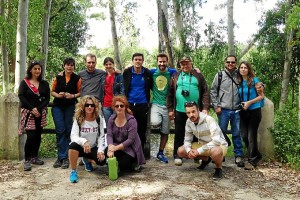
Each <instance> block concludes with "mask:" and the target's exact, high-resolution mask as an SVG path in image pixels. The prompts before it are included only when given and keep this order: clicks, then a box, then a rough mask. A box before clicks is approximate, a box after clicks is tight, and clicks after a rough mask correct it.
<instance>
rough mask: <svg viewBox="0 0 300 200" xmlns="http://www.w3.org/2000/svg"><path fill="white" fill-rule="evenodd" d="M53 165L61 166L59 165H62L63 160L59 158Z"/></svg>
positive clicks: (55, 166)
mask: <svg viewBox="0 0 300 200" xmlns="http://www.w3.org/2000/svg"><path fill="white" fill-rule="evenodd" d="M53 167H54V168H59V167H61V160H59V159H57V160H56V161H55V163H54V164H53Z"/></svg>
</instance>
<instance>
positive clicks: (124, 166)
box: [106, 95, 146, 171]
mask: <svg viewBox="0 0 300 200" xmlns="http://www.w3.org/2000/svg"><path fill="white" fill-rule="evenodd" d="M112 107H113V109H114V111H115V114H113V115H112V116H111V117H110V118H109V121H108V125H107V145H108V147H107V149H106V153H107V157H113V156H115V157H116V158H117V160H118V163H119V168H120V170H121V171H123V170H133V171H139V170H140V165H142V164H145V163H146V162H145V158H144V154H143V149H142V144H141V140H140V138H139V135H138V132H137V122H136V119H135V118H134V116H133V115H132V112H131V110H130V109H129V103H128V101H127V98H126V97H125V96H123V95H120V96H115V97H114V98H113V103H112Z"/></svg>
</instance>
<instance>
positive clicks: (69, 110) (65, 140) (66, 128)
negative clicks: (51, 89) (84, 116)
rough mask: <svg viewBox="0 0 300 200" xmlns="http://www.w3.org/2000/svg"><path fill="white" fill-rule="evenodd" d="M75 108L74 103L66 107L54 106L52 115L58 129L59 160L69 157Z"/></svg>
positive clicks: (56, 129)
mask: <svg viewBox="0 0 300 200" xmlns="http://www.w3.org/2000/svg"><path fill="white" fill-rule="evenodd" d="M74 110H75V105H74V104H73V105H70V106H65V107H59V106H54V107H53V108H52V117H53V121H54V124H55V131H56V145H57V155H58V159H59V160H62V159H67V158H68V150H69V143H70V142H71V138H70V135H71V130H72V124H73V115H74Z"/></svg>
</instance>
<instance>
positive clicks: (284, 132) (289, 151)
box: [272, 107, 300, 169]
mask: <svg viewBox="0 0 300 200" xmlns="http://www.w3.org/2000/svg"><path fill="white" fill-rule="evenodd" d="M297 114H298V113H297V109H293V108H291V107H287V108H286V109H284V110H283V111H278V112H277V113H276V114H275V126H274V129H273V130H272V134H273V138H274V147H275V153H276V156H277V158H278V159H279V160H280V161H281V162H284V163H289V164H290V165H291V166H292V167H293V168H297V169H300V143H299V141H300V134H299V132H300V128H299V121H298V115H297ZM287 116H288V117H287Z"/></svg>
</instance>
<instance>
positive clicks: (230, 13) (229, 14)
mask: <svg viewBox="0 0 300 200" xmlns="http://www.w3.org/2000/svg"><path fill="white" fill-rule="evenodd" d="M233 3H234V0H227V36H228V54H229V55H230V54H234V31H233V27H234V21H233Z"/></svg>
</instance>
